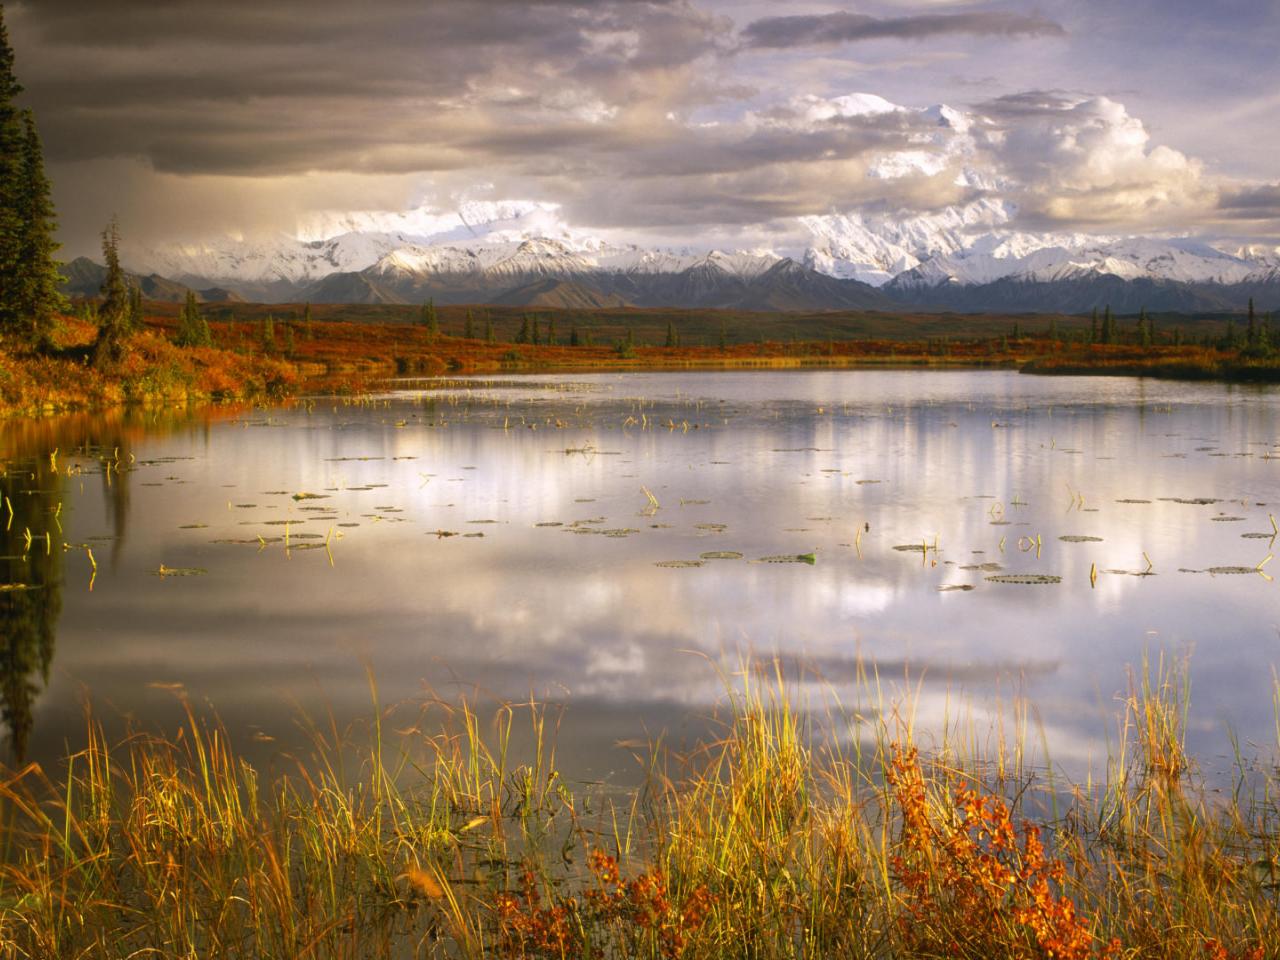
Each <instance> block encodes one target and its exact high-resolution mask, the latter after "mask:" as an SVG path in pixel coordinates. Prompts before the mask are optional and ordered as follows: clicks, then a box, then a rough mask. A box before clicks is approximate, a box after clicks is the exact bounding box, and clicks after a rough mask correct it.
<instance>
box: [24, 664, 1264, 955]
mask: <svg viewBox="0 0 1280 960" xmlns="http://www.w3.org/2000/svg"><path fill="white" fill-rule="evenodd" d="M725 684H726V705H725V712H724V716H723V723H724V727H723V734H722V735H720V736H718V737H715V738H713V739H710V740H709V741H708V742H705V743H702V744H701V745H699V746H698V747H696V748H695V749H693V750H691V751H689V752H687V753H685V754H675V753H673V752H670V751H663V750H658V749H655V751H654V752H653V754H652V757H653V759H652V767H651V771H650V778H649V785H648V787H647V788H646V789H645V790H643V791H640V792H638V793H635V794H634V795H630V796H625V797H620V798H619V797H614V798H613V799H612V801H609V800H608V797H607V796H603V795H600V794H599V793H598V792H597V793H596V794H594V795H593V794H590V793H582V792H580V791H574V790H573V789H571V788H570V787H569V786H568V785H567V784H566V782H565V781H564V780H563V779H562V778H561V776H560V775H559V773H558V771H557V769H556V764H555V744H554V740H555V737H554V730H555V727H556V722H557V721H556V719H555V716H554V714H552V713H549V712H548V711H547V710H546V709H545V708H544V707H541V706H539V705H536V704H525V705H522V706H518V705H508V706H502V707H500V708H499V709H498V710H497V712H496V714H495V716H493V717H492V718H491V719H490V720H488V721H484V722H482V720H481V718H480V717H479V716H477V714H476V713H475V712H474V711H473V710H471V709H470V708H468V707H467V706H465V705H463V706H459V707H447V706H445V705H443V704H432V705H430V707H429V708H428V709H426V710H425V711H424V713H423V715H422V716H421V717H420V718H419V721H418V723H417V724H415V725H414V727H413V728H412V729H411V730H409V731H402V732H401V733H399V734H397V735H396V736H395V737H394V738H390V739H388V738H386V737H385V736H384V730H383V724H382V722H381V719H380V718H381V714H379V719H378V720H377V721H376V722H375V723H374V725H373V728H372V730H371V732H370V733H369V735H368V736H367V738H366V739H365V741H364V745H363V747H361V748H357V746H356V745H355V744H354V743H351V742H345V741H344V739H343V738H341V737H339V736H338V735H337V734H335V733H333V732H322V731H320V730H313V741H314V749H313V751H312V752H311V754H310V755H309V756H307V757H305V758H303V759H298V760H297V761H295V762H294V764H293V765H292V767H291V768H290V769H289V770H287V771H286V772H284V773H282V774H280V775H278V776H276V777H274V778H268V777H267V776H266V775H264V774H263V773H262V772H260V771H259V770H257V769H255V768H254V767H252V766H251V765H249V764H248V763H246V762H245V761H243V760H241V759H239V758H237V756H236V755H235V753H234V752H233V750H232V749H231V748H230V746H229V743H228V737H227V733H226V731H224V730H223V729H221V728H220V727H219V726H218V725H217V724H216V723H214V722H212V721H204V720H201V719H200V718H199V717H198V716H197V714H196V713H195V711H189V712H188V719H187V722H186V724H185V725H184V726H183V727H182V728H181V729H180V730H176V731H173V732H172V734H171V735H170V736H168V737H155V736H143V735H135V736H132V737H129V738H128V739H126V740H125V741H124V742H122V743H119V744H109V743H108V742H107V741H106V739H105V738H104V736H103V735H102V733H101V730H100V728H99V727H97V726H96V725H93V724H90V727H89V731H90V737H89V741H88V746H87V747H86V748H85V749H83V750H82V751H80V752H79V753H77V754H75V755H74V756H72V757H71V758H70V759H69V760H68V761H67V762H66V764H65V765H64V766H63V767H61V768H60V769H59V770H58V771H57V772H56V773H53V774H49V773H46V772H45V771H43V770H41V769H40V768H38V767H35V766H31V767H28V768H26V769H24V770H19V771H13V772H11V773H9V774H8V775H6V777H5V779H4V781H3V783H2V784H0V799H2V800H3V805H4V820H3V822H4V824H5V829H4V845H3V852H4V856H3V868H2V869H0V950H3V953H4V955H5V956H13V957H41V958H43V957H60V958H76V957H107V958H117V957H118V958H125V957H150V956H159V957H213V956H217V957H316V958H330V957H351V958H356V957H360V958H366V957H383V956H386V957H393V956H457V957H482V956H485V957H488V956H503V957H545V958H567V957H572V958H586V957H661V958H672V957H726V956H737V957H755V958H773V957H866V958H881V957H884V958H887V957H967V958H975V960H976V958H984V960H986V958H997V957H999V958H1003V957H1010V958H1050V957H1053V958H1062V960H1080V958H1094V957H1110V958H1122V957H1123V958H1137V957H1152V958H1156V957H1159V958H1187V960H1190V958H1196V960H1246V958H1247V960H1262V958H1263V957H1266V956H1274V953H1273V952H1272V953H1269V952H1268V951H1272V950H1273V949H1274V945H1275V944H1276V943H1280V915H1278V913H1277V890H1278V888H1280V807H1277V793H1276V791H1277V789H1278V788H1280V777H1278V775H1277V770H1276V768H1275V765H1274V762H1273V761H1272V762H1271V763H1269V765H1267V766H1263V767H1257V768H1250V767H1248V766H1247V765H1246V764H1244V763H1243V762H1242V763H1241V766H1240V770H1239V779H1238V781H1237V783H1236V784H1235V789H1233V790H1232V791H1230V792H1229V793H1227V794H1218V793H1216V792H1215V791H1214V790H1212V789H1210V788H1209V787H1207V786H1206V785H1205V784H1204V783H1203V782H1202V781H1201V779H1200V778H1199V777H1198V775H1197V773H1196V770H1195V765H1194V763H1193V762H1192V761H1191V760H1190V759H1189V758H1188V757H1187V755H1186V752H1185V750H1184V747H1183V742H1182V737H1183V729H1184V728H1183V724H1184V719H1185V709H1186V696H1187V686H1186V677H1185V673H1184V672H1183V670H1182V669H1181V668H1169V667H1166V666H1165V665H1163V664H1157V665H1155V666H1153V667H1150V668H1146V669H1144V670H1142V671H1141V673H1140V674H1139V675H1138V676H1137V677H1136V678H1135V679H1134V681H1133V682H1132V684H1131V691H1130V694H1129V696H1128V699H1127V701H1126V702H1125V703H1124V705H1123V715H1122V719H1121V724H1120V737H1119V739H1118V742H1117V743H1116V744H1115V745H1114V746H1113V749H1112V757H1111V761H1110V766H1109V771H1108V775H1107V776H1106V778H1105V782H1104V783H1102V784H1100V785H1083V786H1078V787H1064V786H1063V785H1061V784H1052V785H1049V784H1045V783H1043V782H1042V780H1043V778H1042V777H1039V776H1037V775H1036V774H1035V770H1034V768H1033V767H1032V765H1030V763H1028V762H1027V761H1026V757H1027V756H1028V754H1029V753H1030V750H1029V747H1028V745H1027V744H1026V742H1025V741H1024V739H1015V740H1014V741H1013V742H1011V743H1006V742H1004V741H1003V740H1001V739H998V738H997V739H996V741H995V744H994V746H991V747H990V748H986V749H980V748H978V747H976V746H975V745H974V741H973V740H972V738H970V737H964V736H957V735H953V734H952V735H948V734H944V735H942V737H941V739H939V740H937V741H934V742H929V743H924V742H917V738H916V737H915V735H914V733H913V728H912V724H911V722H910V716H911V713H910V704H909V703H899V704H896V705H894V704H889V703H882V702H880V700H879V698H878V695H877V694H876V693H875V690H876V686H875V682H874V681H870V682H866V684H865V685H866V687H867V688H868V689H869V690H870V691H871V692H870V693H869V697H870V698H871V700H870V702H871V705H872V707H876V708H878V709H876V710H875V711H874V712H869V711H867V710H848V711H846V710H842V709H839V708H831V709H828V710H825V711H811V710H807V709H802V708H801V707H800V706H798V705H797V704H795V703H793V702H792V700H791V699H790V698H791V695H792V691H793V689H794V688H793V686H792V685H791V684H789V683H788V681H787V680H786V679H784V677H783V674H782V672H781V670H779V669H778V668H777V667H776V666H774V667H772V668H771V667H769V666H768V665H751V664H749V665H747V667H746V668H745V669H744V670H742V672H741V673H740V675H737V676H734V677H726V678H725ZM868 717H874V718H875V719H867V718H868ZM519 734H524V735H527V739H528V741H529V746H528V748H527V749H524V750H522V751H521V755H520V757H519V758H517V757H516V756H515V753H516V751H515V750H514V748H513V746H512V744H513V743H514V742H515V739H517V738H518V737H517V735H519ZM1055 807H1056V808H1057V810H1056V812H1053V811H1054V810H1055Z"/></svg>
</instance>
